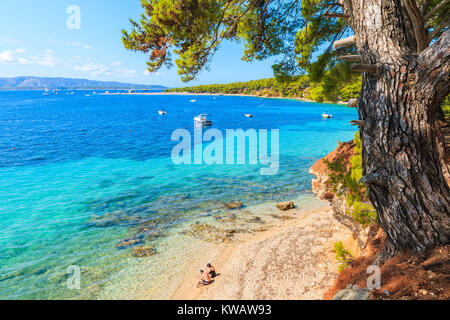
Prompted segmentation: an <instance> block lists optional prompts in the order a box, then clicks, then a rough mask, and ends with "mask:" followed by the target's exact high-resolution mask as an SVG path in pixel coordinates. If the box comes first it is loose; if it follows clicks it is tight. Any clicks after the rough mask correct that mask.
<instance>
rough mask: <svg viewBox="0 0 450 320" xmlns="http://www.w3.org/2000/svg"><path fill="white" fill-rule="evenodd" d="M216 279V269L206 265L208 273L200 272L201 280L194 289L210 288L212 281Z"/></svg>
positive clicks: (209, 264)
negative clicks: (202, 286) (200, 287)
mask: <svg viewBox="0 0 450 320" xmlns="http://www.w3.org/2000/svg"><path fill="white" fill-rule="evenodd" d="M215 277H216V269H215V268H214V267H213V266H212V265H211V263H208V264H207V265H206V271H203V270H200V280H199V281H198V283H197V284H196V285H194V288H198V287H199V286H200V285H204V286H208V285H210V284H211V279H212V278H215Z"/></svg>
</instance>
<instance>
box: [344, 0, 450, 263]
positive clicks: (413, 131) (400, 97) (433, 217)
mask: <svg viewBox="0 0 450 320" xmlns="http://www.w3.org/2000/svg"><path fill="white" fill-rule="evenodd" d="M344 3H345V13H347V14H350V15H351V18H350V20H349V23H350V26H351V27H352V29H353V30H354V32H355V34H356V36H357V46H358V49H359V51H360V54H361V56H362V59H363V62H364V63H366V64H376V65H377V67H378V68H377V70H378V71H377V72H376V73H370V74H369V73H364V75H363V80H364V81H363V89H362V92H361V96H360V100H359V105H358V111H359V115H360V118H361V119H362V120H364V121H365V126H364V127H362V128H361V139H362V142H363V168H364V178H363V182H365V183H366V184H367V186H368V190H369V195H370V199H371V201H372V203H373V205H374V206H375V208H376V210H377V213H378V216H379V223H380V225H381V227H382V228H383V230H384V231H385V233H386V237H387V241H386V246H385V249H384V251H383V253H382V254H381V255H380V257H379V259H378V262H379V263H383V262H384V261H386V260H387V259H388V258H390V257H392V256H393V255H394V254H396V253H398V252H405V251H412V252H415V253H418V252H423V251H425V250H427V249H428V248H432V247H434V246H437V245H442V244H448V243H450V188H449V183H448V182H449V180H450V179H449V166H448V164H447V163H445V156H444V155H445V145H444V139H443V136H442V133H441V126H442V124H443V120H444V118H443V114H442V111H441V109H440V104H441V103H442V101H443V99H444V98H445V96H446V95H447V94H448V93H449V86H448V83H449V80H450V78H449V75H450V49H449V43H450V31H447V32H446V33H445V34H443V35H442V36H441V38H440V39H439V41H437V42H436V43H434V44H432V45H431V46H430V47H428V48H427V49H425V50H424V51H422V52H418V47H419V46H418V45H417V42H416V39H415V38H414V36H413V35H412V33H411V21H410V19H409V16H408V15H407V10H405V8H404V7H403V2H402V1H401V0H344Z"/></svg>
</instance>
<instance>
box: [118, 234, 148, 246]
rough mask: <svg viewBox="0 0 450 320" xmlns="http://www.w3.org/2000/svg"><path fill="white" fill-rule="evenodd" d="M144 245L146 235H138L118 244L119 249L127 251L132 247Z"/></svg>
mask: <svg viewBox="0 0 450 320" xmlns="http://www.w3.org/2000/svg"><path fill="white" fill-rule="evenodd" d="M142 243H144V235H137V236H134V237H131V238H127V239H124V240H122V241H120V242H119V243H118V244H117V248H119V249H125V248H128V247H131V246H135V245H138V244H142Z"/></svg>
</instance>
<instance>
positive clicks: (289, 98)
mask: <svg viewBox="0 0 450 320" xmlns="http://www.w3.org/2000/svg"><path fill="white" fill-rule="evenodd" d="M101 94H102V95H149V96H158V95H175V96H215V97H219V96H228V97H253V98H264V99H285V100H298V101H303V102H311V103H319V102H317V101H314V100H310V99H306V98H299V97H266V96H257V95H251V94H215V93H191V92H132V93H130V92H117V93H101ZM324 103H327V104H342V105H347V104H348V103H347V102H344V101H339V102H324Z"/></svg>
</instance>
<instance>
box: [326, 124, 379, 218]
mask: <svg viewBox="0 0 450 320" xmlns="http://www.w3.org/2000/svg"><path fill="white" fill-rule="evenodd" d="M353 141H354V142H355V145H356V146H355V148H354V155H353V157H352V158H351V159H350V169H349V170H347V164H346V163H345V161H344V160H343V159H337V160H336V161H334V162H330V161H328V160H324V162H325V165H326V166H327V168H328V170H329V171H330V174H329V176H328V178H329V179H328V183H329V184H330V186H331V187H332V190H333V192H334V193H336V194H337V195H338V196H341V197H345V198H346V201H347V205H348V207H349V208H351V209H350V211H349V212H348V214H349V215H351V216H352V217H353V220H354V221H355V222H357V223H360V224H362V225H363V226H368V225H370V224H371V223H376V222H377V214H376V211H375V209H374V208H373V206H372V205H371V204H370V202H369V199H368V194H367V188H366V186H365V185H364V184H362V183H359V181H360V180H361V178H362V172H363V170H362V143H361V139H360V136H359V132H356V133H355V138H354V140H353Z"/></svg>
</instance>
